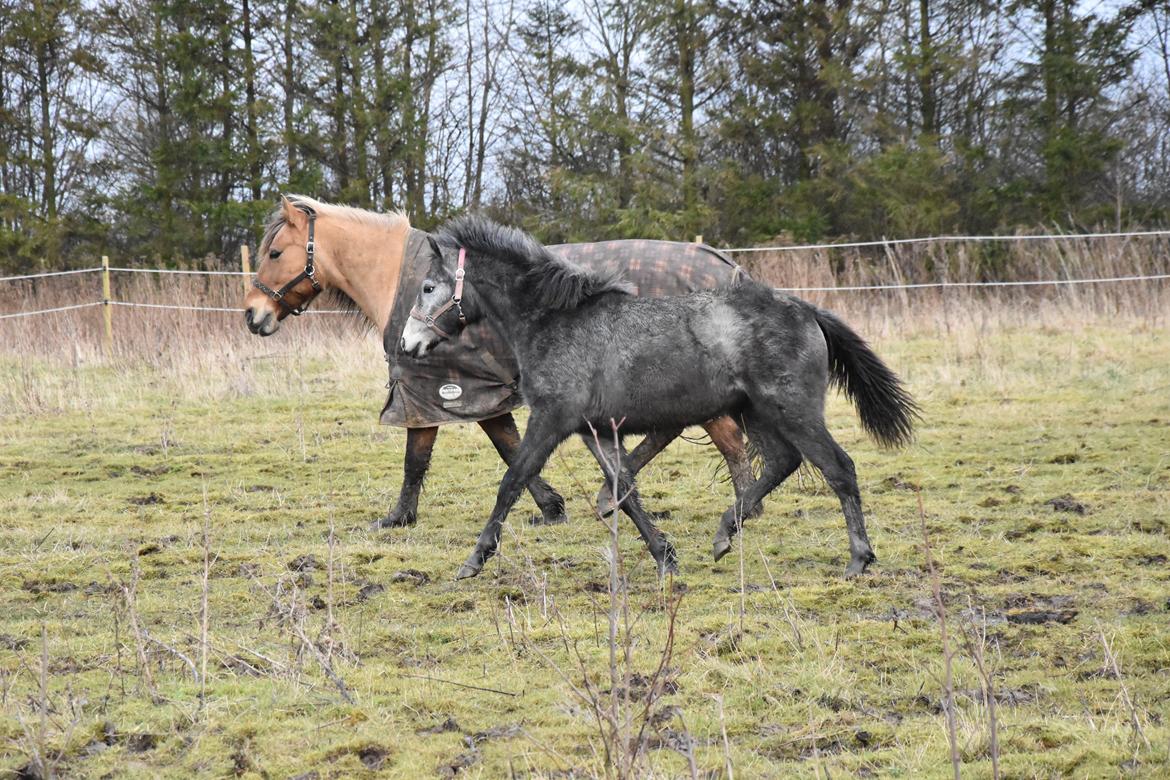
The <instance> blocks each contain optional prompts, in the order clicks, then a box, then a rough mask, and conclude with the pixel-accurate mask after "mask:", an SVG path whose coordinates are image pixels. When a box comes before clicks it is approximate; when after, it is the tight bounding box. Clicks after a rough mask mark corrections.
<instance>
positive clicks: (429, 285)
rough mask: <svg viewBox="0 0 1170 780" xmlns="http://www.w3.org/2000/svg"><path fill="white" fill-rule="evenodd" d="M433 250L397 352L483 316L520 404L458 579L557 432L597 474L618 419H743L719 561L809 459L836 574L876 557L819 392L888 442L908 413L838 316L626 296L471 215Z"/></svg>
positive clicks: (629, 506) (905, 397)
mask: <svg viewBox="0 0 1170 780" xmlns="http://www.w3.org/2000/svg"><path fill="white" fill-rule="evenodd" d="M431 251H432V257H431V263H430V271H429V273H428V275H427V278H426V280H425V281H424V282H423V285H422V287H421V289H420V290H419V292H418V297H417V298H416V302H415V306H414V310H413V311H412V313H411V319H410V320H409V321H408V323H407V325H406V327H405V328H404V329H403V333H402V343H401V347H402V349H403V350H404V351H406V352H408V353H410V354H412V355H416V356H422V355H424V354H426V352H427V351H428V350H430V349H431V348H432V347H434V346H435V345H436V344H437V343H439V341H440V340H442V339H443V338H447V337H449V334H454V333H456V332H458V331H459V329H460V328H462V327H463V326H464V325H465V324H466V323H468V322H474V321H476V320H478V319H480V318H492V319H493V320H494V321H495V322H496V324H497V325H498V326H499V327H500V330H501V331H502V332H503V333H504V336H505V338H506V340H507V341H508V343H509V344H510V346H511V348H512V349H513V350H514V352H515V354H516V357H517V360H518V362H519V365H520V391H521V393H522V394H523V396H524V400H525V401H526V402H527V403H528V406H529V408H530V410H531V414H530V417H529V421H528V428H527V430H526V431H525V433H524V439H523V441H522V442H521V444H520V449H519V451H518V453H517V455H516V457H515V459H514V460H513V461H512V463H511V464H510V465H509V467H508V470H507V472H506V473H505V474H504V478H503V480H502V481H501V483H500V487H499V491H498V493H497V496H496V503H495V507H494V508H493V510H492V513H491V517H490V518H489V519H488V522H487V525H486V526H485V527H484V529H483V532H482V533H481V534H480V536H479V540H478V542H477V543H476V546H475V549H474V550H473V551H472V553H471V555H470V556H469V557H468V559H467V561H466V562H465V563H464V564H463V565H462V566H461V567H460V569H459V571H458V573H457V575H456V577H457V578H459V579H462V578H464V577H474V576H475V575H477V574H479V572H480V571H481V570H482V568H483V565H484V563H485V562H486V561H487V560H488V559H489V558H490V557H491V556H492V555H494V554H495V552H496V548H497V545H498V543H499V537H500V530H501V527H502V524H503V522H504V519H505V518H506V517H507V515H508V512H509V510H510V509H511V508H512V505H513V504H514V503H515V502H516V500H517V498H518V497H519V496H520V493H521V491H522V490H523V488H524V485H525V484H526V483H527V482H528V481H529V480H530V479H532V478H533V477H534V476H536V475H537V474H539V473H540V469H541V467H542V466H543V465H544V463H545V461H547V460H548V458H549V457H550V456H551V455H552V453H553V450H554V449H556V447H557V445H558V444H560V443H561V442H562V441H564V440H565V439H566V438H568V437H569V436H571V435H573V434H574V433H577V434H580V435H581V437H582V439H584V441H585V444H586V446H587V447H588V448H589V449H590V451H591V452H592V453H593V455H594V457H595V458H596V459H597V461H598V463H599V464H600V465H601V468H602V472H603V473H606V472H607V471H609V470H610V469H611V468H612V467H611V466H610V465H608V464H609V463H610V461H608V460H607V458H606V454H607V453H614V452H619V453H620V452H622V450H621V446H622V445H621V442H620V441H615V440H614V438H615V433H614V430H613V426H612V423H611V421H614V420H620V421H621V426H620V431H621V433H622V434H625V433H645V432H648V431H655V430H669V429H674V428H682V427H683V426H687V425H695V424H699V423H702V422H705V421H707V420H710V419H712V418H714V417H718V416H719V415H732V416H733V417H734V418H736V419H739V420H741V421H742V423H743V426H744V430H745V431H746V432H747V434H748V437H749V439H750V440H751V443H752V446H753V447H754V449H755V451H756V452H757V453H758V455H759V456H760V457H761V458H762V461H763V465H762V469H761V474H760V476H759V478H758V479H756V480H755V482H754V483H753V484H752V485H751V486H750V487H749V488H748V489H747V491H745V493H744V494H743V495H742V496H741V497H740V498H739V500H737V502H736V503H735V504H734V505H733V506H731V507H730V508H729V509H728V510H727V511H726V512H724V513H723V516H722V518H721V520H720V523H719V528H718V530H717V531H716V533H715V540H714V554H715V559H716V560H719V559H720V558H721V557H723V556H724V555H726V554H727V552H728V551H729V550H730V549H731V539H732V537H733V536H734V535H735V533H736V532H737V531H738V530H739V528H740V526H741V523H742V522H743V518H745V517H747V516H750V515H751V513H752V510H753V509H755V507H756V506H757V505H758V504H759V502H761V501H762V500H763V499H764V497H765V496H767V495H768V493H770V492H771V491H772V490H774V489H775V488H776V487H777V486H778V485H779V484H780V483H781V482H783V481H784V480H785V479H786V478H787V477H788V476H789V475H790V474H792V473H793V472H794V471H795V470H796V469H797V468H798V467H799V466H800V464H801V462H802V460H806V459H807V460H808V461H809V462H810V463H812V464H813V465H814V466H816V467H817V469H818V470H820V472H821V473H822V474H823V475H824V477H825V480H826V482H827V483H828V484H829V487H831V488H832V490H833V491H834V492H835V493H836V495H837V497H838V499H839V500H840V502H841V508H842V511H843V512H844V515H845V525H846V529H847V531H848V534H849V552H850V560H849V564H848V566H847V567H846V569H845V574H846V576H854V575H858V574H861V573H863V572H864V571H865V570H866V567H868V566H869V564H870V563H872V562H873V561H875V560H876V556H875V555H874V553H873V548H872V547H871V546H870V542H869V537H868V535H867V534H866V531H865V517H864V515H863V514H862V510H861V496H860V492H859V490H858V486H857V476H856V472H855V470H854V466H853V461H852V459H851V458H850V457H849V455H848V454H846V452H845V451H844V450H843V449H841V447H840V446H839V445H838V444H837V442H836V441H834V440H833V437H832V435H830V433H829V431H828V429H827V428H826V427H825V417H824V406H825V394H826V391H827V389H828V386H829V385H830V384H835V385H837V386H839V387H840V388H841V389H842V390H844V392H845V394H846V395H847V396H848V397H849V398H850V399H851V400H852V401H853V403H854V405H855V406H856V407H857V410H858V413H859V416H860V418H861V423H862V426H863V427H864V428H865V430H866V431H867V432H868V433H869V434H870V435H871V436H872V437H873V438H874V439H875V440H876V441H877V442H878V443H880V444H882V445H886V446H898V445H903V444H905V443H907V442H908V441H909V440H910V438H911V435H912V426H913V421H914V418H915V417H916V416H917V413H918V412H917V407H916V406H915V404H914V401H913V400H912V399H911V397H910V395H909V393H908V392H907V391H906V389H905V388H904V387H903V385H902V383H901V381H900V380H899V379H898V377H897V376H896V375H895V374H894V373H893V372H892V371H891V370H890V369H889V368H888V367H887V366H886V365H885V364H884V363H883V362H882V361H881V359H880V358H879V357H878V356H877V355H876V354H874V352H873V351H872V350H871V349H870V348H869V346H868V345H867V344H866V343H865V341H864V340H863V339H862V338H861V337H860V336H858V335H857V334H856V333H854V332H853V331H852V330H851V329H850V328H849V327H848V326H847V325H845V323H843V322H842V321H841V320H840V319H838V318H837V317H836V316H834V315H833V314H831V313H829V312H827V311H825V310H823V309H820V308H817V307H816V306H814V305H812V304H810V303H808V302H806V301H802V300H800V299H798V298H794V297H790V296H787V295H781V294H778V293H776V292H775V291H773V290H772V289H771V288H768V287H765V286H763V285H761V284H757V283H755V282H752V281H748V280H745V281H742V282H740V283H738V284H736V285H732V286H728V287H723V288H720V289H716V290H706V291H702V292H696V293H692V294H690V295H685V296H680V297H673V298H639V297H635V296H633V295H632V294H631V292H632V291H631V289H630V287H629V285H628V284H627V283H625V282H624V281H623V280H622V279H621V277H620V276H619V275H618V274H616V273H615V274H608V275H607V274H599V273H594V272H590V271H587V270H585V269H583V268H581V267H579V266H576V265H574V264H571V263H569V262H566V261H564V260H561V259H558V258H556V257H554V256H552V255H551V254H550V253H549V252H547V251H546V250H545V249H544V248H543V247H542V246H541V245H540V244H539V243H537V242H536V241H535V240H534V239H533V238H532V237H531V236H529V235H528V234H526V233H523V232H521V231H519V230H515V229H512V228H508V227H504V226H501V225H498V224H496V223H494V222H492V221H490V220H488V219H484V218H482V217H475V216H472V217H463V218H459V219H456V220H454V221H452V222H450V223H448V224H447V225H446V226H444V228H443V229H442V230H441V231H440V233H439V236H438V240H437V241H435V240H433V239H432V244H431ZM456 258H458V259H456ZM619 438H620V437H619ZM622 461H623V463H624V458H623V459H622ZM618 471H619V472H620V473H618V474H606V476H607V478H611V479H612V478H616V480H617V484H618V487H619V491H620V494H621V495H623V496H625V499H624V500H623V501H622V503H621V509H622V511H623V512H624V513H625V514H627V515H628V516H629V517H630V519H631V520H633V522H634V524H635V525H636V526H637V528H638V531H639V533H640V534H641V535H642V538H643V539H644V540H645V542H646V545H647V547H648V548H649V550H650V553H651V555H653V556H654V559H655V561H656V562H657V563H658V567H659V573H660V574H663V573H665V572H668V571H676V570H677V558H676V555H675V551H674V547H673V546H672V545H671V544H670V542H669V541H667V539H666V538H665V537H664V536H663V534H662V532H661V531H659V530H658V528H657V527H655V525H654V520H653V518H652V517H651V515H650V514H649V513H648V512H647V511H646V510H645V509H644V508H643V507H642V504H641V501H640V499H639V497H638V493H637V490H636V489H635V486H634V481H633V475H632V474H630V473H629V470H628V469H626V468H624V465H623V467H621V468H619V469H618Z"/></svg>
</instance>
